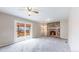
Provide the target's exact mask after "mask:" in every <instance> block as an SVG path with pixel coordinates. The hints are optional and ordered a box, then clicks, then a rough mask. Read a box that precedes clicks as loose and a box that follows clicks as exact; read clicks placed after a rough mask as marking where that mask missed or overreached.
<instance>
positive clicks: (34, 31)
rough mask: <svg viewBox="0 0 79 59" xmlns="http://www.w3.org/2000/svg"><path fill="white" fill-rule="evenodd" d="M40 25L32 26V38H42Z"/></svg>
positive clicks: (34, 24)
mask: <svg viewBox="0 0 79 59" xmlns="http://www.w3.org/2000/svg"><path fill="white" fill-rule="evenodd" d="M40 30H41V29H40V23H33V25H32V37H34V38H35V37H40V36H41V35H40V34H41V33H40Z"/></svg>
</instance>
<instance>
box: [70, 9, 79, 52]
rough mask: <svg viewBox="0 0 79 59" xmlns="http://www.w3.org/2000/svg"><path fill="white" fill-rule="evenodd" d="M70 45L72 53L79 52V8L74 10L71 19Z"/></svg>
mask: <svg viewBox="0 0 79 59" xmlns="http://www.w3.org/2000/svg"><path fill="white" fill-rule="evenodd" d="M69 45H70V48H71V51H79V8H72V9H71V13H70V18H69Z"/></svg>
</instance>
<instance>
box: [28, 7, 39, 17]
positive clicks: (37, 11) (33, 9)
mask: <svg viewBox="0 0 79 59" xmlns="http://www.w3.org/2000/svg"><path fill="white" fill-rule="evenodd" d="M27 10H28V15H29V16H31V14H39V9H37V8H32V7H27Z"/></svg>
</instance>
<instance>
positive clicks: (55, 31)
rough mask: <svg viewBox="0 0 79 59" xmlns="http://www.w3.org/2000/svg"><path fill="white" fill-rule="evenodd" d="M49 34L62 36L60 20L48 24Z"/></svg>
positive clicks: (50, 35)
mask: <svg viewBox="0 0 79 59" xmlns="http://www.w3.org/2000/svg"><path fill="white" fill-rule="evenodd" d="M47 36H49V37H60V22H52V23H48V24H47Z"/></svg>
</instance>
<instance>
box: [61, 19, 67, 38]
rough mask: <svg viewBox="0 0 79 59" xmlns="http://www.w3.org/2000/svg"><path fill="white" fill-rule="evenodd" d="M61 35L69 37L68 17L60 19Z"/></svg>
mask: <svg viewBox="0 0 79 59" xmlns="http://www.w3.org/2000/svg"><path fill="white" fill-rule="evenodd" d="M60 37H61V38H64V39H68V19H62V20H60Z"/></svg>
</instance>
